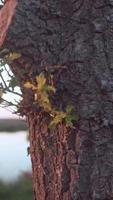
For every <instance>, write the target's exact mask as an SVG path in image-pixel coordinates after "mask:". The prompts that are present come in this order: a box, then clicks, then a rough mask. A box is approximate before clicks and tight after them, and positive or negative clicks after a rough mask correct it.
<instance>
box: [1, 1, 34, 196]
mask: <svg viewBox="0 0 113 200" xmlns="http://www.w3.org/2000/svg"><path fill="white" fill-rule="evenodd" d="M1 4H2V1H1V0H0V5H1ZM0 61H1V60H0ZM5 68H6V70H4V66H3V65H2V62H0V70H1V71H0V85H3V86H4V81H5V82H6V83H7V85H8V84H10V83H11V79H10V77H12V73H11V72H10V69H9V67H8V65H5ZM8 74H10V77H9V76H8ZM3 79H4V81H3ZM13 80H14V79H13ZM13 91H14V88H13ZM15 91H16V92H19V93H20V90H19V88H18V87H16V88H15ZM3 98H4V99H6V102H5V104H3V105H1V104H0V200H32V199H33V196H32V175H31V160H30V157H29V156H28V155H27V147H29V141H28V131H27V127H26V123H25V121H24V120H22V119H20V117H19V116H17V115H14V114H12V113H14V112H15V111H16V110H15V108H14V107H9V105H11V104H12V103H14V104H16V103H17V104H18V102H19V101H20V99H19V98H20V96H18V95H17V96H16V95H13V94H12V93H10V92H8V93H4V95H3ZM8 102H9V103H8ZM0 103H1V102H0ZM2 107H3V108H2ZM9 111H10V112H9Z"/></svg>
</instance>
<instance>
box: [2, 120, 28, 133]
mask: <svg viewBox="0 0 113 200" xmlns="http://www.w3.org/2000/svg"><path fill="white" fill-rule="evenodd" d="M24 130H27V126H26V123H25V121H24V120H21V119H0V132H17V131H24Z"/></svg>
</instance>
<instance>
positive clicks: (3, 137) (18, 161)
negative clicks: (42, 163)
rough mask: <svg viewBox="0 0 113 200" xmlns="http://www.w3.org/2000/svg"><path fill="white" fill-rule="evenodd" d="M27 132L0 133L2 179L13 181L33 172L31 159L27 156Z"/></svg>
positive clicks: (0, 177)
mask: <svg viewBox="0 0 113 200" xmlns="http://www.w3.org/2000/svg"><path fill="white" fill-rule="evenodd" d="M28 146H29V143H28V141H27V140H26V132H24V131H21V132H17V133H12V134H10V133H0V179H1V180H3V181H7V182H8V181H13V180H16V179H17V178H18V176H19V175H20V174H21V173H23V172H26V171H31V161H30V157H28V156H27V147H28Z"/></svg>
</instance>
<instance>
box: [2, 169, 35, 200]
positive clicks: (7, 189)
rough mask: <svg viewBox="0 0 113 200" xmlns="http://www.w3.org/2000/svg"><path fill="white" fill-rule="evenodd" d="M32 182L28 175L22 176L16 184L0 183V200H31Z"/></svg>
mask: <svg viewBox="0 0 113 200" xmlns="http://www.w3.org/2000/svg"><path fill="white" fill-rule="evenodd" d="M32 199H33V194H32V180H31V175H30V174H27V173H26V174H24V175H22V176H21V177H20V178H19V179H18V180H17V181H16V182H12V183H3V182H0V200H32Z"/></svg>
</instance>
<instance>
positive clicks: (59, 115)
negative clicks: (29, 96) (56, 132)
mask: <svg viewBox="0 0 113 200" xmlns="http://www.w3.org/2000/svg"><path fill="white" fill-rule="evenodd" d="M24 87H25V88H26V89H31V90H32V91H33V94H34V100H35V102H37V103H38V105H39V106H40V107H41V108H43V110H44V111H45V112H47V113H48V114H49V116H50V117H51V122H50V124H49V128H52V127H56V126H57V125H58V124H60V123H63V122H64V123H65V124H66V127H70V128H74V126H73V121H75V120H77V117H76V116H74V115H72V111H73V107H72V106H69V105H68V106H67V108H66V111H65V112H64V111H60V110H57V109H55V108H54V107H53V106H52V104H51V101H50V95H51V94H55V93H56V88H55V87H54V86H53V85H49V84H47V81H46V78H45V76H44V74H40V75H39V76H36V80H35V82H34V83H33V82H32V83H31V82H29V81H28V82H26V83H25V84H24Z"/></svg>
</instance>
